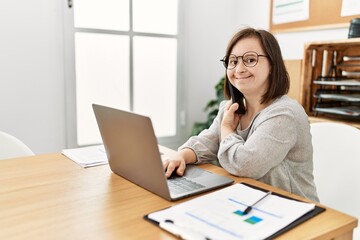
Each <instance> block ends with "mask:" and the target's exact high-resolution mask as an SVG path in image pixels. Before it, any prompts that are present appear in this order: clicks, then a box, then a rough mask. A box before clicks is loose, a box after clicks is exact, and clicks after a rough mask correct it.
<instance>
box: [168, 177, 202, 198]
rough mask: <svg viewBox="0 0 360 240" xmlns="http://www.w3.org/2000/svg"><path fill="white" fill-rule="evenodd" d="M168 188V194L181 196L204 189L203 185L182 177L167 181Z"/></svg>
mask: <svg viewBox="0 0 360 240" xmlns="http://www.w3.org/2000/svg"><path fill="white" fill-rule="evenodd" d="M168 186H169V189H170V192H171V193H174V194H181V193H185V192H189V191H192V190H197V189H200V188H204V187H205V186H204V185H201V184H199V183H196V182H194V181H191V180H189V179H186V178H183V177H177V178H170V179H168Z"/></svg>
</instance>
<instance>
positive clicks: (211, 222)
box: [145, 183, 315, 239]
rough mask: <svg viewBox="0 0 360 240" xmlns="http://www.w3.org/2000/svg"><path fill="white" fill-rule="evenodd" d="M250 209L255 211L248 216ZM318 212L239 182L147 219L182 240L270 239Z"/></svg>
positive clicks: (311, 206) (153, 214)
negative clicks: (200, 238)
mask: <svg viewBox="0 0 360 240" xmlns="http://www.w3.org/2000/svg"><path fill="white" fill-rule="evenodd" d="M258 200H261V201H258ZM254 203H256V204H254ZM249 206H251V211H249V212H247V211H246V212H247V213H246V214H244V212H245V210H246V209H247V208H249ZM314 209H315V204H312V203H305V202H301V201H297V200H293V199H289V198H285V197H282V196H277V195H275V194H269V193H267V192H266V191H262V190H259V189H255V188H253V187H251V186H249V185H245V184H240V183H238V184H234V185H232V186H230V187H226V188H224V189H221V190H218V191H215V192H212V193H209V194H206V195H203V196H201V197H198V198H195V199H192V200H189V201H187V202H183V203H180V204H178V205H175V206H173V207H170V208H167V209H164V210H160V211H157V212H153V213H150V214H148V215H147V216H145V219H147V220H150V221H152V222H153V223H157V224H158V225H159V226H160V227H162V228H163V229H165V230H167V231H169V232H173V233H174V234H175V235H177V236H180V237H183V236H185V235H186V236H203V237H204V238H209V239H266V238H268V237H269V236H272V235H273V234H275V233H276V232H278V231H280V230H282V229H284V228H285V227H287V226H288V225H289V224H291V223H293V222H294V221H295V220H297V219H299V218H301V217H302V216H303V215H305V214H307V213H309V212H311V211H313V210H314Z"/></svg>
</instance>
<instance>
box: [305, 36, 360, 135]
mask: <svg viewBox="0 0 360 240" xmlns="http://www.w3.org/2000/svg"><path fill="white" fill-rule="evenodd" d="M323 77H325V78H326V77H327V78H328V77H333V78H336V77H346V78H350V79H352V81H355V83H356V84H355V85H354V86H350V91H353V93H354V94H355V96H357V95H358V94H359V93H360V88H359V87H357V86H356V85H357V82H358V81H359V82H358V83H359V84H360V38H351V39H344V40H334V41H322V42H311V43H307V44H306V45H305V48H304V59H303V62H302V72H301V83H300V84H301V87H302V91H301V93H300V102H301V104H302V105H303V106H304V108H305V111H306V112H307V114H308V115H309V116H311V117H312V118H311V119H312V121H316V119H319V121H340V122H342V123H348V124H350V125H354V126H356V127H357V128H360V117H359V116H358V114H354V115H351V114H349V115H348V116H342V115H341V114H336V113H334V114H331V113H326V111H324V112H320V111H319V112H315V111H314V108H315V106H320V108H321V104H323V103H324V104H325V105H326V106H328V105H331V104H333V103H334V102H332V101H333V100H331V99H325V98H322V99H321V98H320V99H319V97H318V94H317V93H318V92H319V91H324V90H325V91H330V92H331V91H332V90H334V91H335V90H341V91H343V92H344V93H345V91H344V89H346V88H348V87H345V86H342V84H341V81H338V82H336V83H338V84H328V85H327V84H315V83H314V81H315V80H317V79H319V80H320V81H323V79H322V78H323ZM336 79H337V78H336ZM329 82H330V81H329ZM325 83H326V82H325ZM345 85H346V84H345ZM346 93H348V91H346ZM340 101H341V100H340ZM329 103H330V104H329ZM334 104H337V103H334ZM341 104H342V103H340V105H336V106H335V107H338V106H340V107H341ZM350 105H357V106H356V107H355V108H358V107H360V104H358V102H357V101H355V103H350ZM349 109H351V107H350V108H349ZM329 112H330V111H329ZM333 112H337V113H339V112H341V111H333Z"/></svg>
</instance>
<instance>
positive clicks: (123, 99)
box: [75, 33, 130, 145]
mask: <svg viewBox="0 0 360 240" xmlns="http://www.w3.org/2000/svg"><path fill="white" fill-rule="evenodd" d="M75 50H76V51H75V66H76V67H75V71H76V109H77V124H76V125H77V141H78V144H79V145H87V144H94V143H99V142H101V138H100V134H99V130H98V127H97V124H96V120H95V116H94V113H93V110H92V104H93V103H97V104H102V105H107V106H112V107H117V108H121V109H124V110H129V108H130V100H129V99H130V91H129V90H130V87H129V86H130V85H129V37H128V36H119V35H111V34H98V33H76V34H75Z"/></svg>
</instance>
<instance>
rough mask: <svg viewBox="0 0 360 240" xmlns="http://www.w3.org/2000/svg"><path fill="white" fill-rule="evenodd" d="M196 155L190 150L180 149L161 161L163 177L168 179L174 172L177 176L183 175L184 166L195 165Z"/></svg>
mask: <svg viewBox="0 0 360 240" xmlns="http://www.w3.org/2000/svg"><path fill="white" fill-rule="evenodd" d="M195 162H196V155H195V153H194V152H193V151H192V150H191V149H182V150H180V151H179V152H176V153H175V154H173V155H171V156H170V157H169V158H167V159H165V160H164V161H163V166H164V169H165V176H166V177H167V178H169V177H170V176H171V174H172V173H173V172H174V171H176V174H177V175H179V176H182V175H184V172H185V169H186V164H190V163H195Z"/></svg>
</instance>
